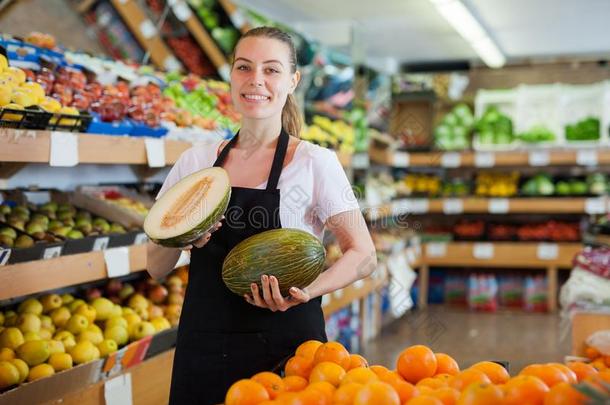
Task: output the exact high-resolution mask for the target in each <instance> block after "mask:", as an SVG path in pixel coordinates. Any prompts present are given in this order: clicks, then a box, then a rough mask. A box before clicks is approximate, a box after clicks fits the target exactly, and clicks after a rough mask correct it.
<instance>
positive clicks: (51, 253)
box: [42, 246, 62, 260]
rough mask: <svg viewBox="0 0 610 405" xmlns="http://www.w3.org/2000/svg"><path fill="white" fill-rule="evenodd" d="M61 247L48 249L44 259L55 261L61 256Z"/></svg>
mask: <svg viewBox="0 0 610 405" xmlns="http://www.w3.org/2000/svg"><path fill="white" fill-rule="evenodd" d="M61 248H62V247H61V246H53V247H49V248H46V249H45V250H44V252H43V254H42V258H43V259H45V260H48V259H55V258H56V257H59V256H61Z"/></svg>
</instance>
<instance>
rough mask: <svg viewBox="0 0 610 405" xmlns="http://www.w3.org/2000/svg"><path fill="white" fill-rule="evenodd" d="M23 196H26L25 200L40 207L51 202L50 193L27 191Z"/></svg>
mask: <svg viewBox="0 0 610 405" xmlns="http://www.w3.org/2000/svg"><path fill="white" fill-rule="evenodd" d="M23 194H25V198H26V199H27V200H28V202H31V203H32V204H36V205H40V204H46V203H48V202H49V201H51V192H50V191H26V192H24V193H23Z"/></svg>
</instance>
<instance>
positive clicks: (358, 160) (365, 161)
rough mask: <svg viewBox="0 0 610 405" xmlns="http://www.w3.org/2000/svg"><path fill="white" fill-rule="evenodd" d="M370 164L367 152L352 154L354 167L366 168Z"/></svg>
mask: <svg viewBox="0 0 610 405" xmlns="http://www.w3.org/2000/svg"><path fill="white" fill-rule="evenodd" d="M369 166H370V162H369V155H368V154H367V153H356V154H354V155H353V156H352V169H366V168H367V167H369Z"/></svg>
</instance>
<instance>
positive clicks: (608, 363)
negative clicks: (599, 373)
mask: <svg viewBox="0 0 610 405" xmlns="http://www.w3.org/2000/svg"><path fill="white" fill-rule="evenodd" d="M604 364H606V367H610V356H604Z"/></svg>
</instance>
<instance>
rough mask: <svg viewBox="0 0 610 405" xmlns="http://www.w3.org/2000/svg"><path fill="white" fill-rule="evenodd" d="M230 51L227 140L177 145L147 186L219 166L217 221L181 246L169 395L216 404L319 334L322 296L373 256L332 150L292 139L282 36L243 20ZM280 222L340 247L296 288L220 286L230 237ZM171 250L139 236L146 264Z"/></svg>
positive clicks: (292, 56) (370, 264)
mask: <svg viewBox="0 0 610 405" xmlns="http://www.w3.org/2000/svg"><path fill="white" fill-rule="evenodd" d="M234 56H235V59H234V62H233V66H232V70H231V96H232V98H233V103H234V104H235V108H236V109H237V110H238V111H239V112H240V113H241V114H242V117H243V118H242V123H241V124H242V125H241V130H240V131H239V132H238V134H237V135H236V136H235V137H234V138H233V139H232V140H231V141H230V142H228V143H226V142H222V143H221V142H219V143H218V144H216V145H213V147H211V148H210V147H209V146H207V147H205V148H203V147H194V148H191V149H190V150H188V151H186V152H185V153H184V154H183V155H182V156H181V157H180V159H179V160H178V162H177V163H176V165H175V166H174V167H173V168H172V170H171V172H170V174H169V175H168V177H167V179H166V181H165V184H164V185H163V188H162V189H161V191H160V193H159V194H162V193H163V192H164V191H165V190H167V188H168V187H171V186H172V185H173V184H174V183H176V182H177V181H178V180H179V179H180V178H182V177H184V176H186V175H188V174H190V173H192V172H194V171H197V170H199V169H202V168H205V167H210V166H222V167H223V168H224V169H225V170H227V172H228V173H229V177H230V179H231V186H232V193H231V200H230V203H229V208H228V209H227V212H226V220H225V223H224V225H222V226H221V224H220V223H219V224H217V225H216V227H215V228H214V230H213V232H214V231H215V232H214V236H213V237H212V235H211V233H207V234H206V235H204V236H203V237H202V238H201V239H200V240H199V241H197V242H195V243H194V244H193V245H194V247H193V248H192V250H191V265H190V272H189V284H188V287H187V291H186V297H185V301H184V308H183V310H182V316H181V318H180V327H179V331H178V340H177V344H176V356H175V359H174V367H173V375H172V387H171V395H170V403H172V404H201V403H206V404H207V403H209V404H215V403H221V402H223V400H224V395H225V394H226V391H227V389H228V388H229V386H230V385H231V384H232V383H234V382H235V381H237V380H239V379H241V378H249V377H251V376H252V375H253V374H255V373H257V372H260V371H265V370H267V371H268V370H274V369H275V370H276V371H279V369H278V368H279V365H280V364H281V363H282V361H283V360H285V359H286V358H287V357H288V356H290V355H291V354H292V353H294V351H295V349H296V347H297V346H298V345H299V344H301V343H303V342H304V341H306V340H309V339H317V340H322V341H325V340H326V334H325V331H324V318H323V314H322V310H321V297H322V295H323V294H327V293H330V292H332V291H334V290H337V289H339V288H343V287H345V286H346V285H349V284H351V283H353V282H354V281H356V280H358V279H360V278H363V277H366V276H368V275H369V274H371V272H372V271H373V270H374V269H375V266H376V255H375V248H374V246H373V243H372V241H371V237H370V234H369V232H368V229H367V227H366V224H365V222H364V220H363V218H362V215H361V213H360V211H359V209H358V204H357V202H356V199H355V197H354V195H353V193H352V190H351V187H350V185H349V183H348V180H347V178H346V176H345V173H344V172H343V169H342V167H341V165H340V164H339V161H338V159H337V157H336V155H335V154H334V153H333V152H331V151H329V150H327V149H323V148H321V147H318V146H315V145H313V144H310V143H307V142H303V141H300V140H299V138H298V135H299V131H300V128H301V120H300V116H299V113H298V110H297V108H296V105H295V102H294V99H293V96H292V93H293V92H294V90H295V88H296V86H297V84H298V82H299V78H300V74H299V72H298V71H297V70H296V53H295V49H294V45H293V43H292V41H291V39H290V36H288V35H287V34H286V33H284V32H282V31H280V30H278V29H275V28H268V27H262V28H256V29H253V30H251V31H249V32H248V33H246V34H245V35H244V36H243V37H242V38H241V39H240V41H239V43H238V44H237V46H236V49H235V55H234ZM290 135H292V136H290ZM281 227H284V228H299V229H303V230H305V231H307V232H310V233H311V234H313V235H315V236H317V237H318V238H320V239H321V238H322V233H323V231H324V228H325V227H326V228H328V229H329V230H330V231H331V232H332V233H334V235H335V236H336V238H337V240H338V241H339V244H340V246H341V248H342V251H343V252H344V255H343V257H342V258H341V259H340V260H339V261H338V262H337V263H336V264H335V265H333V266H332V267H331V268H329V269H328V270H327V271H325V272H323V273H322V274H321V275H320V276H319V277H318V278H317V279H316V280H315V281H314V282H313V283H312V284H311V285H309V286H308V287H306V288H303V289H298V288H291V289H290V296H288V297H282V296H281V294H280V292H279V287H278V282H277V279H275V278H274V277H268V276H263V277H262V279H261V286H262V288H259V287H258V286H257V285H256V284H252V286H251V294H248V295H246V296H244V297H239V296H237V295H235V294H233V293H231V292H230V291H229V290H228V289H227V288H226V286H225V285H224V283H223V281H222V278H221V269H222V263H223V260H224V258H225V256H226V255H227V254H228V253H229V251H230V250H231V248H232V247H234V246H235V245H236V244H237V243H239V242H240V241H242V240H244V239H245V238H247V237H249V236H252V235H254V234H257V233H260V232H263V231H266V230H270V229H276V228H281ZM189 248H190V247H189ZM179 255H180V251H179V250H178V249H169V248H165V247H161V246H157V245H151V246H150V247H149V250H148V263H149V265H148V271H149V272H150V274H151V275H152V276H153V277H155V278H160V277H163V276H164V275H166V274H167V273H168V272H169V271H171V269H172V268H173V267H174V266H175V264H176V261H177V259H178V257H179ZM295 270H298V269H295Z"/></svg>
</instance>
